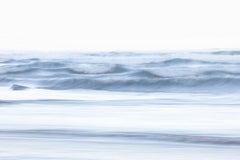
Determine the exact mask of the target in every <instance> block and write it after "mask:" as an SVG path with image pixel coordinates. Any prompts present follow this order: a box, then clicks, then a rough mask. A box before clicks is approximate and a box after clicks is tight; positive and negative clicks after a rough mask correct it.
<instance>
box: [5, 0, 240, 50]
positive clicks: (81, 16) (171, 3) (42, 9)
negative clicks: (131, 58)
mask: <svg viewBox="0 0 240 160" xmlns="http://www.w3.org/2000/svg"><path fill="white" fill-rule="evenodd" d="M239 6H240V1H239V0H0V50H81V51H106V50H107V51H112V50H113V51H114V50H115V51H117V50H153V51H154V50H164V49H170V50H176V49H211V48H240V21H239V16H240V9H239Z"/></svg>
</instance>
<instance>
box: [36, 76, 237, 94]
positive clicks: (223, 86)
mask: <svg viewBox="0 0 240 160" xmlns="http://www.w3.org/2000/svg"><path fill="white" fill-rule="evenodd" d="M41 83H42V86H41V87H39V88H44V89H53V90H66V89H96V90H116V91H148V92H149V91H155V92H156V91H170V90H171V91H174V90H176V91H177V90H181V91H183V90H185V91H187V90H188V91H194V92H197V91H204V90H206V91H210V90H211V89H212V90H213V91H214V90H216V91H219V90H225V91H226V90H228V89H229V88H230V89H231V90H235V91H236V90H238V89H239V88H238V87H236V88H232V87H234V86H240V79H239V78H200V79H195V78H192V79H187V78H178V79H176V78H174V79H172V78H162V79H125V80H124V79H110V80H104V79H91V78H89V79H88V78H85V79H84V78H83V79H75V78H68V79H56V80H44V81H42V82H41ZM197 89H198V90H197Z"/></svg>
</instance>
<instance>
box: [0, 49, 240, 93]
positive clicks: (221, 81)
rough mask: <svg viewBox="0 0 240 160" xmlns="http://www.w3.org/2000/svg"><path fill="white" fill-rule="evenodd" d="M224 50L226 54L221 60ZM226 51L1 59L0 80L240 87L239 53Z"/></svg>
mask: <svg viewBox="0 0 240 160" xmlns="http://www.w3.org/2000/svg"><path fill="white" fill-rule="evenodd" d="M222 52H223V53H225V54H224V55H223V56H224V57H220V58H219V57H218V56H219V55H222V54H223V53H222ZM222 52H219V53H218V52H214V53H213V52H210V53H209V59H208V57H206V54H205V57H204V58H198V56H197V55H196V54H195V55H194V54H189V55H188V56H186V55H185V56H181V54H174V55H173V54H159V55H158V54H157V55H154V56H153V55H147V54H141V55H138V54H132V55H131V56H130V54H126V53H125V54H114V55H115V56H113V55H111V56H107V54H103V55H101V54H90V55H89V54H86V55H79V57H78V58H76V59H46V58H45V59H41V58H29V59H12V58H11V59H7V58H5V59H4V58H2V59H1V62H0V84H1V85H2V86H8V87H11V88H12V89H13V90H21V89H25V88H32V87H33V88H43V89H53V90H67V89H97V90H116V91H143V92H144V91H150V92H151V91H153V92H157V91H173V92H179V91H186V92H202V91H209V92H211V91H218V92H220V91H224V92H225V91H240V71H239V69H240V59H239V60H238V59H237V58H236V55H238V53H239V52H237V51H236V52H235V51H234V52H230V53H226V52H224V51H222ZM217 53H218V54H217ZM199 55H200V54H199ZM210 55H213V56H214V57H212V56H210ZM151 56H152V57H151ZM194 56H195V57H194ZM226 56H227V57H226ZM230 60H231V61H230ZM14 86H15V87H14ZM16 86H24V87H16Z"/></svg>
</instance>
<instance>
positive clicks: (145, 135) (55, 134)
mask: <svg viewBox="0 0 240 160" xmlns="http://www.w3.org/2000/svg"><path fill="white" fill-rule="evenodd" d="M0 134H7V135H15V136H21V137H22V136H26V137H31V138H74V139H76V138H111V139H122V140H128V141H129V140H138V141H154V142H176V143H192V144H207V145H209V144H212V145H237V146H239V145H240V137H230V136H225V137H224V136H213V135H194V134H172V133H156V132H153V133H151V132H103V131H99V132H97V131H95V132H94V131H85V130H62V129H59V130H58V129H53V130H49V129H46V130H44V129H39V130H34V129H33V130H0Z"/></svg>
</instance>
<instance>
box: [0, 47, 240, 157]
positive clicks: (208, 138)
mask: <svg viewBox="0 0 240 160" xmlns="http://www.w3.org/2000/svg"><path fill="white" fill-rule="evenodd" d="M239 115H240V51H211V52H210V51H208V52H179V53H178V52H176V53H174V52H171V53H115V52H114V53H92V54H90V53H81V54H80V53H37V54H36V53H28V54H23V53H21V54H20V53H17V52H15V53H8V54H7V53H5V54H0V159H1V160H118V159H119V160H128V159H129V160H139V159H143V160H159V159H165V160H192V159H194V160H205V159H206V160H211V159H214V160H229V159H235V160H237V159H240V152H239V150H240V116H239Z"/></svg>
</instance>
